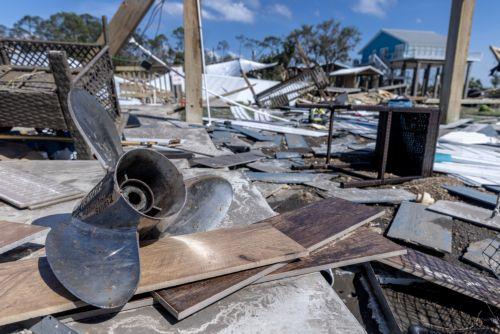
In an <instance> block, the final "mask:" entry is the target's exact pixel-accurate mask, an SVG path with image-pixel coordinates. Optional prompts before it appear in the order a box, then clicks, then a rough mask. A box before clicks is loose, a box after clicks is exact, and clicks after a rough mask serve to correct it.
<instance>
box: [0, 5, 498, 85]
mask: <svg viewBox="0 0 500 334" xmlns="http://www.w3.org/2000/svg"><path fill="white" fill-rule="evenodd" d="M119 3H120V1H119V0H43V1H41V0H11V1H4V2H3V3H2V8H3V9H2V11H1V12H0V24H3V25H6V26H11V25H12V23H14V22H15V21H17V20H18V19H19V18H21V17H22V16H23V15H27V14H29V15H39V16H41V17H44V18H45V17H48V16H49V15H50V14H53V13H55V12H58V11H73V12H76V13H90V14H93V15H96V16H100V15H107V16H108V18H110V17H112V16H113V14H114V12H115V11H116V9H117V8H118V5H119ZM202 3H203V29H204V38H205V47H206V48H212V47H215V45H216V44H217V42H218V41H220V40H227V41H228V42H229V44H230V47H231V50H232V51H233V52H238V51H239V47H238V43H237V42H236V40H235V39H234V37H235V36H236V35H239V34H244V35H246V36H248V37H254V38H262V37H264V36H266V35H279V36H284V35H286V34H287V33H288V32H289V31H290V30H292V29H294V28H296V27H298V26H300V25H301V24H304V23H307V24H314V23H317V22H321V21H323V20H326V19H330V18H334V19H336V20H339V21H341V22H342V23H343V24H344V25H354V26H356V27H358V29H359V30H360V31H361V34H362V41H361V43H360V47H361V46H363V45H364V43H365V42H367V41H368V40H369V39H370V38H371V37H373V35H374V34H375V33H376V32H377V31H378V30H379V29H381V28H394V29H413V30H433V31H435V32H438V33H441V34H446V33H447V30H448V21H449V15H450V5H451V0H419V1H414V0H202ZM499 12H500V0H476V8H475V12H474V21H473V27H472V35H471V44H470V48H469V50H470V51H480V52H482V53H483V60H482V61H481V62H479V63H475V64H474V66H473V69H472V76H474V77H479V78H480V79H481V80H482V81H483V84H488V85H489V77H488V71H489V69H490V68H491V67H493V66H494V65H495V61H494V58H493V56H492V55H491V52H490V51H489V49H488V46H489V45H490V44H493V45H497V46H500V20H498V16H497V14H498V13H499ZM180 25H182V0H167V1H166V3H165V5H164V9H163V14H162V21H161V25H160V32H161V33H166V34H167V35H169V34H170V32H171V31H172V30H173V29H174V28H175V27H178V26H180ZM155 31H156V24H155V25H154V28H151V29H150V33H151V34H154V33H155ZM353 56H357V55H356V53H353Z"/></svg>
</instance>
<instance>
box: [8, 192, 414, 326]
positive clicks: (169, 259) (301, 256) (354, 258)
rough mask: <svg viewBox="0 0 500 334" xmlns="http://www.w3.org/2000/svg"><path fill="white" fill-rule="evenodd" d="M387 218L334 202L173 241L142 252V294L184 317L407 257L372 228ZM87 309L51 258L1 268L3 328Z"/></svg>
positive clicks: (361, 207) (368, 209) (367, 209)
mask: <svg viewBox="0 0 500 334" xmlns="http://www.w3.org/2000/svg"><path fill="white" fill-rule="evenodd" d="M382 214H383V210H380V209H378V208H374V207H368V206H365V205H361V204H356V203H352V202H348V201H345V200H342V199H338V198H329V199H326V200H323V201H320V202H316V203H313V204H310V205H308V206H305V207H303V208H300V209H297V210H295V211H291V212H288V213H285V214H281V215H278V216H275V217H272V218H270V219H266V220H264V221H261V222H259V223H255V224H251V225H247V226H238V227H232V228H227V229H219V230H213V231H209V232H202V233H195V234H189V235H180V236H168V237H165V238H162V239H160V240H157V241H155V242H152V243H149V244H147V245H143V247H141V248H140V257H141V277H140V282H139V286H138V288H137V291H136V294H143V293H150V292H151V293H152V295H153V297H154V298H155V299H156V300H157V301H159V302H160V304H161V305H163V306H164V307H165V308H166V310H167V311H169V312H170V313H171V314H172V315H173V316H175V317H176V318H177V319H182V318H185V317H187V316H189V315H191V314H193V313H194V312H196V311H198V310H200V309H202V308H204V307H206V306H208V305H210V304H211V303H213V302H215V301H217V300H220V299H221V298H223V297H225V296H227V295H229V294H231V293H233V292H235V291H237V290H239V289H241V288H243V287H245V286H248V285H250V284H252V283H256V282H265V281H270V280H275V279H280V278H284V277H290V276H295V275H301V274H305V273H310V272H315V271H319V270H322V269H327V268H333V267H338V266H345V265H349V264H355V263H361V262H366V261H371V260H382V259H385V258H390V257H394V256H399V255H404V254H405V253H406V250H405V249H404V248H403V247H401V246H399V245H397V244H395V243H392V242H391V241H389V240H387V239H385V238H384V237H383V236H381V235H379V234H378V233H377V232H375V231H373V230H372V229H370V228H369V227H368V226H366V225H367V223H368V222H370V221H372V220H373V219H375V218H378V217H380V216H381V215H382ZM26 300H29V301H30V302H29V303H26ZM82 306H84V303H83V302H82V301H79V300H78V299H77V298H76V297H74V296H72V295H71V294H70V293H69V292H68V291H66V290H65V289H64V287H63V286H62V285H61V284H60V283H59V282H58V281H57V279H56V277H55V276H54V275H53V273H52V271H51V270H50V267H49V265H48V262H47V260H46V258H45V257H40V258H31V259H26V260H22V261H14V262H6V263H1V264H0V325H5V324H9V323H13V322H18V321H23V320H27V319H31V318H34V317H39V316H44V315H48V314H53V313H57V312H62V311H68V310H72V309H76V308H79V307H82ZM112 311H113V310H112ZM114 311H116V310H114Z"/></svg>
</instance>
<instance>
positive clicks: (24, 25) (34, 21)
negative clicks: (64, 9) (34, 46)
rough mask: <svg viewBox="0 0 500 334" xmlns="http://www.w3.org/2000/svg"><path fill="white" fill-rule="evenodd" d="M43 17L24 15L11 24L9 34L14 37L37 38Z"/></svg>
mask: <svg viewBox="0 0 500 334" xmlns="http://www.w3.org/2000/svg"><path fill="white" fill-rule="evenodd" d="M42 22H43V19H42V18H41V17H40V16H30V15H25V16H23V17H22V18H21V19H19V20H18V21H17V22H16V23H14V24H13V25H12V29H10V32H9V33H10V36H11V37H15V38H37V37H38V30H39V28H40V24H41V23H42Z"/></svg>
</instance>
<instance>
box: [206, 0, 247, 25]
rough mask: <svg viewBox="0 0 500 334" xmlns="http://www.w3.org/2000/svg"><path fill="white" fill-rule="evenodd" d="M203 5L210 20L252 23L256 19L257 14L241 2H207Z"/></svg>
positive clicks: (216, 0)
mask: <svg viewBox="0 0 500 334" xmlns="http://www.w3.org/2000/svg"><path fill="white" fill-rule="evenodd" d="M203 5H204V7H205V8H206V10H207V14H208V15H210V16H209V17H206V18H207V19H209V20H221V21H235V22H244V23H252V22H253V21H254V19H255V13H254V12H253V11H251V10H250V9H249V8H248V7H247V6H246V5H245V4H244V3H243V2H241V1H231V0H205V1H203Z"/></svg>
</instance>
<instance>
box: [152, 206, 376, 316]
mask: <svg viewBox="0 0 500 334" xmlns="http://www.w3.org/2000/svg"><path fill="white" fill-rule="evenodd" d="M383 214H384V211H383V210H381V209H379V208H374V207H368V206H365V205H361V204H356V203H352V202H348V201H345V200H342V199H339V198H328V199H325V200H323V201H319V202H315V203H312V204H309V205H307V206H304V207H302V208H299V209H297V210H294V211H290V212H287V213H284V214H280V215H278V216H275V217H272V218H269V219H266V220H264V222H266V223H268V224H271V225H272V226H273V227H275V228H276V229H278V230H280V231H281V232H282V233H284V234H285V235H287V236H288V237H290V238H292V239H293V240H295V241H296V242H297V243H299V244H300V245H302V246H303V247H305V248H307V250H308V251H313V250H315V249H318V248H319V247H322V246H323V245H325V244H327V243H328V242H330V241H332V240H336V239H339V238H341V237H342V236H344V235H346V234H348V233H349V232H351V231H353V230H354V229H356V228H358V227H360V226H361V225H363V224H366V223H368V222H369V221H372V220H373V219H376V218H378V217H380V216H381V215H383ZM284 265H286V264H281V266H284ZM277 266H278V265H275V268H271V267H266V268H257V269H253V270H247V271H242V272H238V273H236V274H231V275H225V276H220V277H216V278H211V279H208V280H204V281H198V282H194V283H190V284H185V285H181V286H176V287H173V288H169V289H164V290H161V291H155V292H153V296H154V297H155V298H156V299H157V300H158V301H159V302H160V304H161V305H163V306H164V307H165V308H166V309H167V311H169V312H170V313H171V314H172V315H173V316H175V317H176V318H177V319H178V320H181V319H183V318H185V317H187V316H189V315H191V314H193V313H194V312H196V311H199V310H200V309H202V308H204V307H206V306H208V305H210V304H212V303H214V302H216V301H218V300H220V299H222V298H223V297H226V296H228V295H229V294H231V293H233V292H235V291H237V290H239V289H241V288H243V287H245V286H247V285H249V284H251V283H253V282H255V281H257V280H259V279H260V278H261V277H264V276H265V275H266V274H268V273H270V272H272V271H274V270H276V269H277Z"/></svg>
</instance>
